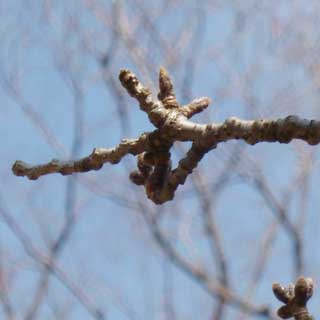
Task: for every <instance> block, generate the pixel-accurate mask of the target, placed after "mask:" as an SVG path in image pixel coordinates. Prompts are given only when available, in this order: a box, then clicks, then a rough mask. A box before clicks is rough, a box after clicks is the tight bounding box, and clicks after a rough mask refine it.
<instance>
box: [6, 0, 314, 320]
mask: <svg viewBox="0 0 320 320" xmlns="http://www.w3.org/2000/svg"><path fill="white" fill-rule="evenodd" d="M318 7H319V4H318V3H317V1H309V2H308V6H307V7H306V6H305V4H304V3H303V1H292V0H291V1H286V0H284V1H280V2H279V1H258V0H252V1H249V0H246V1H202V2H200V4H199V3H196V2H195V1H194V2H193V1H164V0H162V1H137V0H132V1H101V0H100V1H99V0H81V1H68V2H66V3H65V2H63V1H50V0H39V1H37V2H35V1H29V0H25V1H6V2H5V3H2V4H0V15H1V21H2V22H1V31H0V32H1V38H2V46H1V48H2V49H1V50H0V54H1V59H0V84H1V87H0V90H1V91H0V92H1V95H0V97H1V105H2V108H1V109H0V113H1V119H3V121H2V122H1V127H0V130H1V134H2V137H3V143H2V151H3V152H2V159H1V163H3V166H2V168H1V171H0V172H1V175H2V180H1V181H2V183H1V186H0V199H1V202H0V214H1V224H0V228H1V238H0V240H1V242H0V244H1V245H0V253H1V260H0V266H1V268H0V275H1V277H0V280H1V281H0V300H1V304H2V309H1V311H0V316H1V318H4V319H25V320H31V319H41V318H45V319H68V320H69V319H79V318H81V319H82V318H83V319H87V318H88V319H106V318H107V317H108V318H110V319H147V318H148V319H168V320H169V319H170V320H173V319H180V318H181V319H195V318H197V317H199V314H201V317H202V318H206V319H217V320H218V319H234V318H237V319H239V318H240V319H244V318H253V319H254V318H269V319H272V318H275V315H274V313H272V312H271V311H272V310H276V308H277V307H278V303H277V301H276V300H275V299H274V297H273V296H272V292H271V283H272V282H274V281H281V283H288V282H291V281H294V280H295V278H296V277H297V276H299V275H300V274H306V275H308V276H311V277H312V278H313V279H314V281H315V282H316V283H317V279H318V277H319V275H318V267H317V266H318V264H319V257H318V255H317V243H318V240H319V239H318V237H319V236H318V230H319V219H318V217H317V211H318V206H319V201H318V194H317V181H318V179H319V177H318V171H319V170H317V169H318V168H319V164H318V160H317V159H318V152H317V149H318V148H317V147H310V146H309V145H307V144H305V143H304V142H301V141H293V142H292V143H290V144H289V145H280V144H275V143H272V144H267V143H262V144H257V145H256V146H253V147H251V146H248V145H247V144H245V143H244V142H228V143H224V144H221V145H219V147H218V148H217V149H215V150H213V151H211V152H210V153H208V154H207V155H206V157H205V158H204V159H203V160H202V161H201V162H200V164H199V166H198V168H197V170H196V171H195V172H194V173H193V174H192V175H191V176H190V177H189V178H188V180H187V182H186V184H185V185H184V186H183V187H182V188H179V190H178V191H177V193H176V195H175V199H174V201H171V202H168V203H166V204H164V205H161V206H156V205H154V204H153V203H152V202H151V201H149V200H147V199H146V197H145V194H144V193H143V190H142V188H139V187H136V186H135V185H133V184H132V183H131V182H130V181H129V179H128V175H129V173H130V172H131V171H132V170H133V169H134V168H135V167H136V161H135V159H133V158H129V157H128V158H125V159H124V161H122V163H121V164H120V165H118V166H110V165H106V166H104V168H103V169H102V170H100V171H97V172H89V173H86V174H79V175H72V176H68V177H61V176H60V175H49V176H46V177H44V178H41V179H39V180H37V181H36V182H30V181H28V180H26V179H18V178H16V177H15V176H13V175H12V173H11V168H10V167H11V165H12V163H13V162H14V161H15V160H16V159H23V160H26V161H28V162H30V163H39V162H45V161H47V160H48V159H51V158H59V159H66V160H67V159H75V158H79V157H82V156H84V155H87V154H89V153H90V152H91V150H92V148H93V147H112V146H114V145H117V144H118V143H119V141H120V140H121V139H122V138H125V137H129V138H132V137H137V136H139V135H140V134H141V132H143V131H150V130H153V128H152V126H151V124H150V123H149V121H148V120H147V118H146V117H145V114H143V113H142V112H141V111H139V110H138V108H137V106H136V102H135V101H133V100H132V99H131V98H130V97H129V96H128V95H127V93H126V92H125V90H124V89H123V88H122V87H121V85H120V83H119V81H118V79H117V77H118V73H119V70H120V69H121V68H124V67H125V68H130V69H132V70H133V71H134V72H135V73H136V74H137V75H138V76H139V78H140V79H141V80H142V81H143V83H144V84H146V85H147V86H148V87H150V88H152V89H153V92H154V93H156V92H157V90H158V88H156V87H155V85H154V84H155V83H156V79H157V70H158V69H159V66H160V65H163V66H165V67H166V68H167V69H168V70H169V71H170V74H171V75H172V78H173V81H174V84H175V92H176V95H177V98H178V100H179V101H180V102H181V103H183V104H185V103H188V102H189V101H190V100H192V99H193V98H196V97H199V96H209V97H211V98H212V99H213V104H212V106H210V107H209V108H207V109H206V111H204V112H202V113H201V114H199V115H198V116H197V117H195V121H198V122H202V123H210V122H221V121H224V120H225V119H226V118H228V117H230V116H237V117H239V118H244V119H258V118H275V119H276V118H279V117H286V116H287V115H289V114H296V115H299V116H301V117H308V118H310V119H319V112H318V103H319V101H318V100H319V81H318V74H317V72H318V70H319V68H318V63H319V62H318V56H319V48H318V43H319V39H318V38H319V31H318V26H317V12H318V9H319V8H318ZM187 147H190V146H187ZM187 147H186V146H185V144H181V143H177V144H176V145H175V146H174V152H175V153H174V154H173V162H174V165H175V164H176V161H177V160H178V159H180V158H181V155H183V154H184V153H185V152H186V150H187ZM318 302H319V298H317V295H316V296H315V297H314V299H313V301H311V302H310V309H311V311H313V310H314V309H315V307H314V306H316V304H317V303H318ZM1 312H2V314H1ZM313 313H314V314H316V313H315V312H313Z"/></svg>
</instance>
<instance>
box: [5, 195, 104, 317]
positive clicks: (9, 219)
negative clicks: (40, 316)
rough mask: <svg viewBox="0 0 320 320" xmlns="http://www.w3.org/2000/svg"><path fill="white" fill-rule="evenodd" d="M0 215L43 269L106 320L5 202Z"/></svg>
mask: <svg viewBox="0 0 320 320" xmlns="http://www.w3.org/2000/svg"><path fill="white" fill-rule="evenodd" d="M0 215H1V217H2V219H3V221H4V223H5V224H6V225H7V226H8V228H9V229H10V230H11V231H12V233H13V234H14V235H15V237H16V238H17V239H18V240H19V242H20V244H21V245H22V247H23V248H24V250H25V252H26V253H27V254H28V255H29V256H30V257H31V258H32V259H34V260H35V261H36V262H38V263H39V264H40V265H41V266H42V267H43V268H45V269H46V268H49V269H50V270H51V272H52V274H53V275H54V276H55V277H56V278H57V279H58V280H59V281H60V282H61V283H62V284H63V285H64V287H65V288H66V289H68V291H70V292H71V293H72V294H73V296H74V297H75V298H76V299H77V300H78V301H79V303H81V305H82V306H83V307H84V308H85V309H86V310H87V311H88V313H89V314H90V315H91V316H92V317H93V318H94V319H96V320H103V319H106V318H105V315H104V313H103V312H102V311H101V310H99V309H98V308H96V307H95V305H94V303H93V302H92V301H91V299H90V298H89V297H88V296H87V295H86V293H85V292H83V291H82V290H81V289H80V288H79V287H78V286H77V284H76V283H75V282H73V281H72V280H71V279H69V277H68V276H67V275H66V274H65V272H64V271H63V270H62V269H61V268H60V267H58V265H57V264H56V263H55V262H54V261H52V260H50V257H48V256H46V255H44V254H43V253H42V252H41V251H40V250H38V249H37V248H36V247H35V246H34V245H33V243H32V241H31V240H30V239H29V237H28V236H27V234H26V233H25V232H24V231H23V230H22V229H21V227H20V226H19V224H18V223H17V222H16V221H15V220H14V218H13V215H12V213H10V212H8V210H7V209H6V208H5V206H4V203H3V201H1V203H0Z"/></svg>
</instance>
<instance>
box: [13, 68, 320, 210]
mask: <svg viewBox="0 0 320 320" xmlns="http://www.w3.org/2000/svg"><path fill="white" fill-rule="evenodd" d="M119 80H120V82H121V84H122V85H123V87H124V88H125V89H126V90H127V92H128V93H129V95H130V96H132V97H133V98H135V99H136V100H137V101H138V103H139V106H140V109H141V110H142V111H144V112H146V113H147V115H148V118H149V120H150V122H151V123H152V124H153V125H154V126H155V128H156V129H155V130H154V131H153V132H148V133H143V134H141V136H140V137H139V138H138V139H136V140H131V139H123V140H122V141H121V143H120V144H119V145H118V146H116V147H114V148H110V149H105V148H95V149H94V150H93V151H92V153H91V154H90V155H89V156H87V157H84V158H82V159H79V160H73V161H60V160H55V159H54V160H51V161H50V162H48V163H45V164H41V165H34V166H32V165H29V164H27V163H25V162H23V161H16V162H15V164H14V165H13V167H12V171H13V173H14V174H15V175H17V176H26V177H28V178H29V179H32V180H35V179H38V178H39V177H40V176H43V175H46V174H50V173H61V174H62V175H69V174H73V173H76V172H87V171H90V170H99V169H101V168H102V166H103V165H104V164H105V163H111V164H116V163H118V162H120V161H121V159H122V158H123V157H124V156H126V155H128V154H131V155H134V156H137V155H138V170H137V171H135V172H133V173H131V174H130V179H131V181H132V182H134V183H135V184H137V185H143V186H144V187H145V191H146V195H147V197H148V198H149V199H150V200H152V201H153V202H154V203H156V204H162V203H164V202H166V201H169V200H172V199H173V198H174V194H175V191H176V190H177V188H178V186H179V185H183V184H184V183H185V181H186V179H187V177H188V175H189V174H191V173H192V171H193V169H194V168H196V167H197V165H198V163H199V161H201V159H202V158H203V156H204V155H205V154H206V153H207V152H209V151H210V150H212V149H214V148H216V146H217V145H218V144H219V143H221V142H225V141H228V140H233V139H241V140H244V141H246V142H247V143H248V144H251V145H253V144H255V143H258V142H280V143H289V142H290V141H291V140H292V139H300V140H304V141H306V142H307V143H309V144H310V145H315V144H318V143H319V142H320V121H316V120H307V119H302V118H300V117H298V116H294V115H291V116H288V117H286V118H284V119H277V120H267V119H261V120H250V121H247V120H241V119H238V118H236V117H232V118H229V119H227V120H226V121H224V122H223V123H210V124H198V123H195V122H193V121H191V120H189V119H190V118H191V117H192V116H194V115H195V114H197V113H200V112H202V111H203V110H204V109H206V108H207V107H208V106H209V104H210V99H209V98H207V97H202V98H198V99H195V100H193V101H191V102H190V103H189V104H187V105H184V106H182V105H181V104H179V102H178V101H177V99H176V96H175V93H174V86H173V82H172V80H171V78H170V75H169V73H168V72H167V71H166V70H165V69H164V68H162V67H161V68H160V73H159V93H158V95H157V98H158V99H155V98H154V97H153V96H152V93H151V90H150V89H148V88H146V87H144V86H143V85H142V83H141V82H140V81H139V80H138V78H137V77H136V76H135V75H134V74H133V73H132V72H131V71H130V70H127V69H123V70H121V71H120V74H119ZM176 141H191V142H192V146H191V148H190V149H189V151H188V152H187V154H186V155H185V157H184V158H183V159H181V160H180V161H179V163H178V166H177V167H176V168H172V166H171V160H170V156H171V154H170V150H171V148H172V146H173V144H174V142H176Z"/></svg>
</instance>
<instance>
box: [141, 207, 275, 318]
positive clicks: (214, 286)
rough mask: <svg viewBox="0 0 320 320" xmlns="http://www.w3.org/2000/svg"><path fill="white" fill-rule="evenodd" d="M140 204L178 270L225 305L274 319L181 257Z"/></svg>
mask: <svg viewBox="0 0 320 320" xmlns="http://www.w3.org/2000/svg"><path fill="white" fill-rule="evenodd" d="M140 204H141V212H142V213H143V217H144V218H145V221H146V224H147V226H148V228H149V230H150V232H151V234H152V236H153V238H154V240H155V241H156V243H157V244H158V245H159V246H160V248H161V249H162V250H163V252H164V253H165V254H166V255H167V257H168V258H169V259H170V261H171V262H172V263H173V264H174V265H175V266H176V267H177V268H178V269H180V270H181V271H183V272H184V273H186V275H188V276H189V277H190V278H191V279H193V280H194V281H196V282H198V283H199V285H200V286H201V287H202V288H203V289H204V290H205V291H206V292H207V293H208V294H210V295H211V296H213V297H214V298H216V297H218V298H219V297H220V298H222V299H223V300H224V301H225V303H228V304H230V305H232V306H234V307H237V308H239V309H241V310H242V311H243V312H245V313H247V314H248V315H257V316H261V317H265V318H267V319H274V318H273V316H272V315H271V312H270V310H269V309H268V308H267V307H265V306H255V305H254V304H252V303H251V302H250V301H246V300H244V299H242V298H241V297H239V296H237V295H236V294H235V293H233V292H232V291H231V290H228V289H227V288H225V287H224V286H222V285H221V284H220V283H219V282H218V281H216V280H215V279H213V278H212V277H209V276H208V274H207V273H206V272H205V271H204V270H202V269H201V268H199V267H198V266H195V265H193V264H191V263H190V262H188V261H187V260H185V259H184V258H183V257H182V256H180V255H179V254H178V252H177V251H176V250H175V249H174V248H173V246H172V245H171V243H170V242H169V241H168V239H167V238H166V236H165V235H164V234H163V233H162V232H161V230H160V228H159V226H158V222H157V220H156V218H155V216H153V215H151V214H150V212H148V210H147V209H146V208H145V206H144V205H143V204H142V203H140Z"/></svg>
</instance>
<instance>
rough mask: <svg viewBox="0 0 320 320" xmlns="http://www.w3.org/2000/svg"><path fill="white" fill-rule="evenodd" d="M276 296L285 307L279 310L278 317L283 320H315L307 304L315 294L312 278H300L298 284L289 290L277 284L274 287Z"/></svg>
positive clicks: (289, 287)
mask: <svg viewBox="0 0 320 320" xmlns="http://www.w3.org/2000/svg"><path fill="white" fill-rule="evenodd" d="M272 290H273V293H274V295H275V296H276V297H277V299H278V300H280V301H281V302H283V303H284V304H285V305H284V306H282V307H280V308H279V309H278V316H279V317H280V318H282V319H289V318H294V319H296V320H314V318H313V316H312V315H311V314H310V313H309V312H308V309H307V302H308V300H309V299H310V298H311V297H312V294H313V281H312V279H311V278H304V277H300V278H299V279H298V280H297V281H296V283H295V284H294V285H293V284H290V285H289V286H288V287H287V288H285V287H283V286H281V285H280V284H279V283H275V284H273V286H272Z"/></svg>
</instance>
